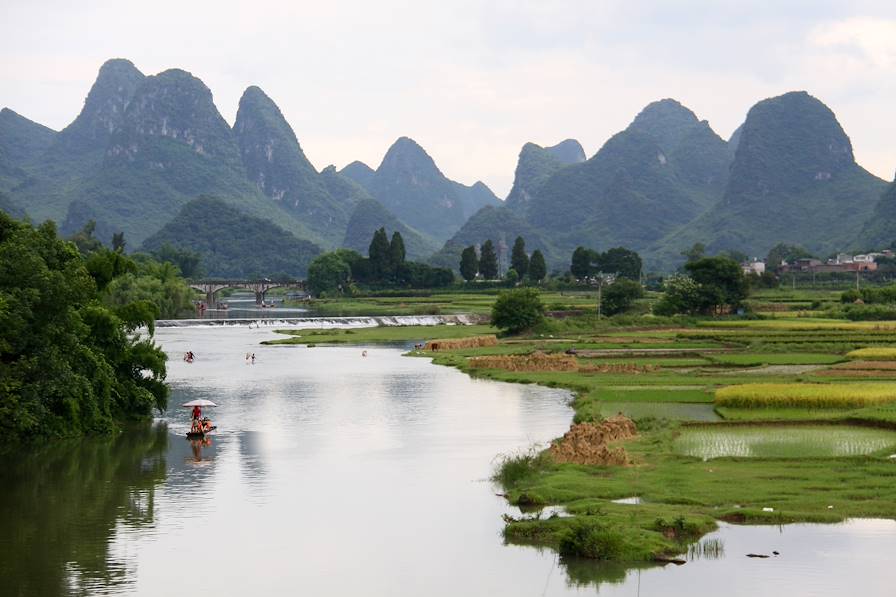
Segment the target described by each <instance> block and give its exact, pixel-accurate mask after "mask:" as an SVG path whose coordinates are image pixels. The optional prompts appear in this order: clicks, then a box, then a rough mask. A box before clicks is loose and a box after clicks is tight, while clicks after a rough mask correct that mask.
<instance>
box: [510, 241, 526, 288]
mask: <svg viewBox="0 0 896 597" xmlns="http://www.w3.org/2000/svg"><path fill="white" fill-rule="evenodd" d="M510 267H512V268H513V269H515V270H516V273H517V275H518V276H519V279H523V278H525V277H526V273H528V271H529V256H528V255H527V254H526V241H524V240H523V237H522V236H518V237H516V240H515V241H514V242H513V250H512V251H511V252H510Z"/></svg>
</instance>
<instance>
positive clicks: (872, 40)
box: [809, 17, 896, 71]
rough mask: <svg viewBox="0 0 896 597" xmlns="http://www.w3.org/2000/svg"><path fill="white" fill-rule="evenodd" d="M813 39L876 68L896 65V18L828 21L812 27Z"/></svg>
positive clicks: (889, 68) (853, 18)
mask: <svg viewBox="0 0 896 597" xmlns="http://www.w3.org/2000/svg"><path fill="white" fill-rule="evenodd" d="M809 41H810V43H812V44H814V45H816V46H820V47H822V48H827V49H830V50H834V51H837V52H840V53H845V54H847V55H849V56H851V57H854V58H855V59H856V60H857V61H864V62H865V63H866V64H868V65H869V66H871V67H873V68H875V69H880V70H883V71H892V70H894V69H896V20H886V19H880V18H871V17H852V18H849V19H844V20H842V21H834V22H830V23H824V24H821V25H818V26H817V27H815V28H814V29H813V30H812V32H811V34H810V35H809Z"/></svg>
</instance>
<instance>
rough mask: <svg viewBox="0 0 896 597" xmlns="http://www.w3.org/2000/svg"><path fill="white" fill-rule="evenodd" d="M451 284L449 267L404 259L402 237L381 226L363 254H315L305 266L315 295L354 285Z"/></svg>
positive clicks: (340, 291) (341, 251)
mask: <svg viewBox="0 0 896 597" xmlns="http://www.w3.org/2000/svg"><path fill="white" fill-rule="evenodd" d="M453 283H454V274H453V273H452V272H451V270H449V269H446V268H441V267H432V266H430V265H427V264H425V263H418V262H415V261H407V259H406V255H405V246H404V239H402V237H401V233H400V232H394V233H393V234H392V238H391V240H390V239H389V236H388V234H387V233H386V230H385V228H380V229H379V230H377V231H375V232H374V233H373V238H372V239H371V241H370V246H369V247H368V249H367V257H364V256H362V255H361V254H360V253H358V252H357V251H352V250H350V249H337V250H336V251H333V252H330V253H324V254H322V255H319V256H318V257H316V258H315V259H314V260H313V261H312V262H311V264H310V265H309V266H308V289H309V290H310V291H311V292H312V293H313V294H316V295H318V296H320V295H322V294H343V293H346V292H350V291H351V289H352V288H354V287H355V286H356V285H363V286H367V287H370V288H442V287H445V286H450V285H451V284H453Z"/></svg>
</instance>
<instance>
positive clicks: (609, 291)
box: [601, 278, 644, 315]
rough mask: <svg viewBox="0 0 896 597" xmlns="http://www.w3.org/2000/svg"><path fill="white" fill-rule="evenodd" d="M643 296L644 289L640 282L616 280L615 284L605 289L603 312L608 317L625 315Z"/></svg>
mask: <svg viewBox="0 0 896 597" xmlns="http://www.w3.org/2000/svg"><path fill="white" fill-rule="evenodd" d="M643 296H644V289H643V288H642V287H641V285H640V284H639V283H638V282H635V281H634V280H629V279H628V278H616V281H615V282H613V283H612V284H610V285H609V286H607V287H606V288H604V289H603V293H602V297H601V311H602V312H603V313H606V314H607V315H617V314H619V313H624V312H626V311H628V310H629V309H630V308H631V306H632V305H633V304H634V303H635V301H636V300H637V299H639V298H641V297H643Z"/></svg>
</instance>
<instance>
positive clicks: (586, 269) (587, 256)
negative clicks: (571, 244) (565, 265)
mask: <svg viewBox="0 0 896 597" xmlns="http://www.w3.org/2000/svg"><path fill="white" fill-rule="evenodd" d="M592 255H593V251H590V250H588V249H586V248H585V247H576V250H575V251H573V252H572V263H571V264H570V266H569V272H570V273H571V274H572V275H573V276H575V277H576V278H578V279H582V278H587V277H588V276H590V275H591V273H592V271H591V257H592Z"/></svg>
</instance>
